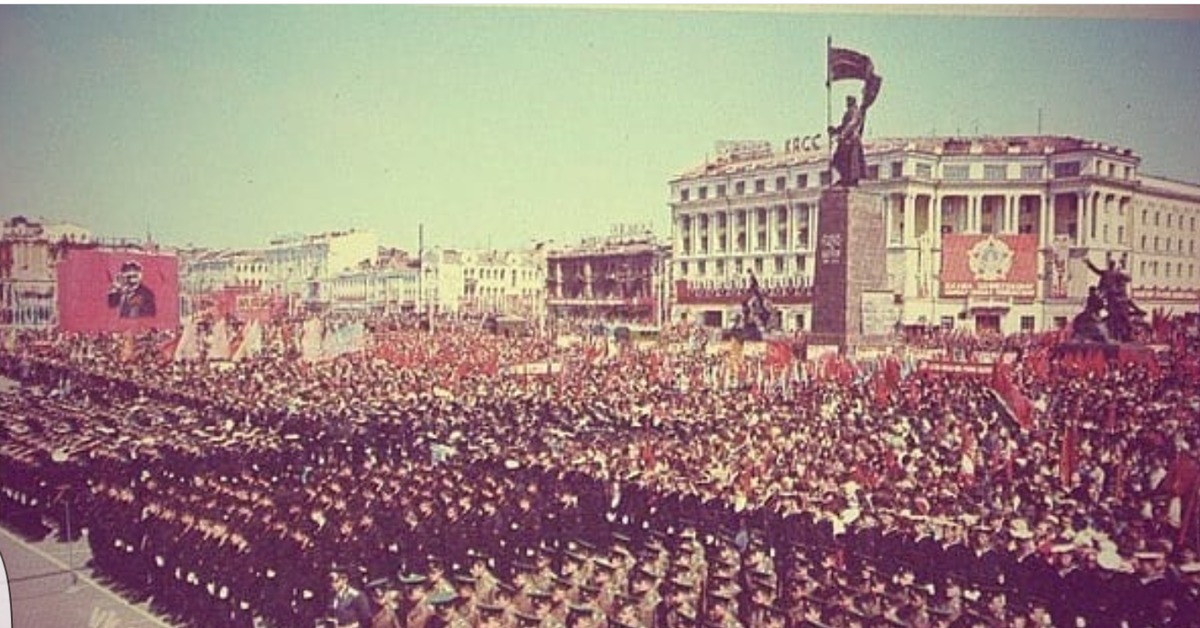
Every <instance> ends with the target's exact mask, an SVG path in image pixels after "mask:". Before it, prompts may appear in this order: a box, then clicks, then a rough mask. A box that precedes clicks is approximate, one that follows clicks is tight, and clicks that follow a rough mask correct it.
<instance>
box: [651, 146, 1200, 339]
mask: <svg viewBox="0 0 1200 628" xmlns="http://www.w3.org/2000/svg"><path fill="white" fill-rule="evenodd" d="M799 144H800V143H799V142H795V143H794V144H793V142H788V144H787V148H786V150H784V151H776V150H774V149H773V147H772V146H771V144H770V143H768V142H732V143H728V142H727V143H722V144H719V145H718V151H717V158H716V159H714V160H709V161H706V162H705V163H703V164H701V165H699V166H697V167H694V168H692V169H690V170H687V171H685V172H683V173H681V174H679V175H678V176H676V177H674V178H673V179H671V181H670V182H669V185H670V194H671V199H670V206H671V214H672V224H673V228H672V231H673V236H672V237H673V241H672V246H673V250H674V259H673V265H674V267H673V275H674V277H675V279H676V282H675V283H676V295H675V297H676V302H675V311H674V317H675V318H679V317H682V316H691V317H693V318H694V319H695V320H700V321H703V322H705V323H706V324H709V325H715V326H725V325H728V323H729V321H730V317H731V316H732V315H733V314H734V312H735V311H737V308H738V307H739V305H738V300H739V297H740V295H741V294H742V293H743V291H744V288H745V286H746V284H747V281H748V274H749V273H750V272H751V271H753V273H754V274H755V275H756V276H757V278H758V281H759V283H760V285H762V286H764V290H765V291H766V292H767V293H768V296H769V298H771V299H772V301H774V302H775V304H776V306H777V307H778V308H779V309H780V310H781V312H782V315H783V320H782V323H783V326H784V328H785V329H808V328H809V324H810V322H811V301H812V295H811V291H810V290H809V288H808V287H809V286H810V285H811V283H812V276H813V271H814V267H815V264H814V247H815V246H816V242H817V233H816V225H817V212H818V211H819V207H818V205H819V203H818V200H819V197H820V192H821V189H822V187H824V186H826V185H828V184H829V182H830V178H831V177H830V173H829V165H828V154H827V152H826V151H825V150H823V149H822V148H817V149H813V148H812V147H811V145H809V144H807V143H805V146H804V148H800V147H799ZM865 150H866V159H867V165H868V171H867V176H866V178H865V180H864V181H862V183H861V186H860V189H861V191H863V192H867V193H872V194H876V195H878V196H879V198H880V202H881V203H882V204H883V206H884V210H885V222H886V225H885V231H886V245H885V246H886V249H887V255H886V259H887V274H888V284H889V288H890V290H891V292H892V293H893V295H894V302H895V321H896V325H897V328H899V327H900V326H901V325H904V326H942V327H950V328H965V329H970V330H976V331H1001V332H1004V333H1014V332H1018V331H1042V330H1048V329H1055V328H1059V327H1061V326H1063V325H1065V324H1066V323H1067V322H1068V321H1069V320H1070V319H1071V317H1073V316H1074V315H1075V314H1076V313H1078V311H1079V309H1080V306H1081V304H1082V302H1083V299H1084V297H1085V296H1086V294H1087V289H1088V287H1089V286H1091V285H1094V284H1095V281H1096V275H1095V273H1094V272H1093V271H1092V270H1091V269H1090V268H1089V265H1088V263H1087V262H1090V263H1091V265H1092V266H1095V267H1104V266H1105V264H1106V260H1108V259H1112V260H1114V261H1115V262H1116V263H1117V264H1118V265H1122V264H1123V267H1124V269H1125V272H1126V273H1127V274H1129V275H1130V277H1131V283H1130V287H1131V293H1132V296H1133V297H1134V299H1135V300H1136V301H1137V302H1138V303H1139V305H1141V306H1142V307H1143V308H1144V309H1146V310H1147V311H1152V310H1154V309H1156V308H1162V309H1164V310H1166V311H1169V312H1173V313H1177V314H1178V313H1183V312H1195V311H1196V310H1197V306H1198V304H1200V277H1198V276H1197V266H1200V253H1198V252H1197V247H1196V240H1197V239H1198V237H1200V232H1197V225H1196V223H1197V219H1198V218H1200V184H1193V183H1185V182H1179V181H1172V180H1169V179H1166V178H1163V177H1158V176H1154V175H1151V174H1148V173H1145V172H1142V171H1141V170H1140V165H1141V158H1140V157H1139V156H1138V155H1137V154H1136V153H1134V152H1133V151H1132V150H1130V149H1127V148H1122V147H1117V146H1112V145H1109V144H1105V143H1102V142H1098V141H1092V140H1086V139H1081V138H1074V137H1061V136H1009V137H967V138H962V137H955V138H936V137H928V138H898V139H879V140H874V141H871V142H869V143H868V144H867V146H866V147H865ZM848 254H850V255H853V254H854V251H853V244H851V250H849V251H848Z"/></svg>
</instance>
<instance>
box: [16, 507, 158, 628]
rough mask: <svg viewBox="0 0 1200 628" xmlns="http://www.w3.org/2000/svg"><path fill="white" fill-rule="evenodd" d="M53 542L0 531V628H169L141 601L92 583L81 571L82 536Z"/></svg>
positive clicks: (83, 569) (83, 565) (84, 554)
mask: <svg viewBox="0 0 1200 628" xmlns="http://www.w3.org/2000/svg"><path fill="white" fill-rule="evenodd" d="M56 538H57V537H56V535H54V534H50V535H48V536H47V537H46V538H45V539H43V540H33V539H29V538H25V537H22V536H21V535H19V534H17V533H15V532H13V531H11V530H9V529H8V528H3V527H0V558H2V559H3V560H2V563H3V565H2V568H3V572H4V573H3V576H4V581H3V585H4V586H5V587H6V589H5V590H4V591H0V593H3V594H4V595H3V596H0V628H10V627H15V628H76V627H78V628H84V627H86V628H151V627H155V628H159V627H164V628H172V624H171V623H170V622H168V621H166V620H164V619H163V618H161V617H158V616H156V615H155V614H154V613H153V612H151V611H150V610H149V608H148V607H147V605H146V604H145V603H140V604H135V603H132V602H130V601H128V600H126V599H124V598H122V597H121V596H120V595H118V594H117V593H115V592H114V591H113V590H112V589H110V588H109V587H107V586H106V585H105V584H104V583H102V582H98V581H97V580H96V578H95V576H94V574H93V573H92V570H91V569H90V568H88V567H86V564H87V561H88V560H90V559H91V551H90V550H89V548H88V544H87V539H86V538H81V539H80V540H78V541H75V542H73V543H66V542H60V541H58V540H56ZM10 604H11V608H10V606H9V605H10Z"/></svg>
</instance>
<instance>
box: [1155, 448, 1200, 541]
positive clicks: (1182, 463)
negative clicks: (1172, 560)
mask: <svg viewBox="0 0 1200 628" xmlns="http://www.w3.org/2000/svg"><path fill="white" fill-rule="evenodd" d="M1157 492H1166V493H1167V494H1169V495H1171V496H1173V497H1179V498H1180V499H1181V500H1182V502H1183V503H1182V506H1183V507H1182V508H1181V512H1182V513H1183V517H1182V521H1181V523H1180V525H1179V539H1178V542H1179V543H1182V542H1183V540H1184V539H1185V538H1187V533H1188V531H1189V530H1190V529H1191V528H1192V526H1194V525H1196V520H1197V517H1198V516H1200V462H1197V461H1196V459H1195V458H1192V457H1191V456H1188V455H1186V454H1182V453H1181V454H1179V455H1177V456H1176V457H1175V462H1173V463H1171V468H1170V469H1168V470H1167V475H1166V477H1164V478H1163V479H1162V482H1161V483H1160V484H1159V485H1158V489H1157Z"/></svg>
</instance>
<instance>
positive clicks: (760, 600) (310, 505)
mask: <svg viewBox="0 0 1200 628" xmlns="http://www.w3.org/2000/svg"><path fill="white" fill-rule="evenodd" d="M0 367H3V368H4V370H5V371H6V372H8V373H9V374H10V375H17V376H20V375H24V376H25V377H26V378H27V379H28V380H29V382H30V383H36V382H38V381H50V382H54V381H58V380H60V379H61V378H62V376H63V375H64V372H63V371H62V370H61V369H58V368H56V367H54V366H53V365H41V367H39V368H34V369H32V370H31V369H28V368H25V369H17V368H13V365H12V364H0ZM76 380H77V381H76V383H75V384H74V387H75V389H76V395H75V396H73V397H71V398H67V397H64V396H54V395H52V394H48V393H46V392H45V388H43V389H42V391H41V393H38V392H34V391H25V392H24V393H22V394H21V395H19V396H12V395H9V396H4V397H3V398H2V399H3V407H4V410H5V414H6V420H5V422H4V424H3V428H2V429H3V437H4V438H3V439H2V442H3V444H2V445H0V465H2V466H0V484H2V486H0V496H2V498H3V499H4V500H5V504H4V505H5V506H6V508H5V509H4V513H5V514H4V516H5V518H6V519H8V520H10V521H15V522H17V523H19V524H21V525H23V526H25V527H26V528H30V529H31V528H33V527H35V526H36V525H37V524H38V522H39V521H45V520H46V519H49V520H50V523H52V524H54V526H55V527H58V526H59V525H60V524H61V523H63V521H62V516H61V515H60V512H64V511H65V512H71V511H72V510H70V509H73V512H75V513H76V516H77V521H78V525H80V526H81V527H84V528H86V529H87V538H88V541H89V543H90V545H91V547H92V553H93V561H94V567H95V569H96V570H97V571H98V572H99V573H101V574H103V575H105V576H106V577H108V578H109V579H110V580H111V582H112V583H113V584H114V585H115V586H117V587H118V588H120V589H122V590H124V591H125V592H127V593H128V594H129V595H131V596H132V597H136V598H143V599H149V600H150V601H151V603H152V604H153V606H154V607H155V608H156V609H158V610H160V611H161V612H163V613H164V614H166V615H168V616H171V617H173V618H175V619H176V620H177V621H178V622H179V623H181V624H187V625H193V626H204V627H212V626H253V625H255V624H262V623H265V624H267V625H272V626H278V627H285V626H287V627H291V626H315V625H326V626H337V627H338V628H347V627H350V626H358V627H359V628H366V626H367V625H380V626H387V625H405V626H546V627H550V626H641V627H646V628H655V627H659V626H718V627H723V628H729V627H733V626H750V627H761V626H803V625H810V626H870V625H897V626H926V625H927V626H977V625H981V626H993V625H995V626H1000V625H1019V624H1021V623H1027V624H1032V625H1075V624H1076V623H1077V622H1078V621H1080V620H1082V621H1085V622H1086V623H1087V625H1128V626H1160V625H1171V624H1172V623H1175V624H1179V625H1188V624H1187V622H1189V621H1193V620H1191V619H1190V618H1197V617H1200V612H1196V611H1200V606H1197V599H1198V596H1200V564H1196V567H1197V568H1196V569H1193V568H1192V567H1191V565H1192V563H1189V564H1188V565H1189V566H1188V569H1181V570H1179V571H1178V572H1171V573H1168V572H1167V571H1166V570H1165V567H1164V565H1163V562H1162V560H1163V552H1164V551H1166V550H1165V548H1156V547H1146V548H1144V551H1142V552H1139V553H1138V555H1137V557H1136V558H1137V564H1136V567H1135V570H1134V571H1132V572H1130V571H1127V570H1122V569H1117V568H1114V569H1108V568H1106V567H1104V565H1101V567H1102V568H1099V569H1087V570H1081V569H1079V568H1078V567H1077V566H1075V565H1072V564H1071V562H1070V561H1071V558H1070V557H1071V556H1074V555H1075V554H1076V553H1077V551H1078V550H1079V549H1080V548H1082V547H1083V545H1082V543H1084V542H1085V540H1084V539H1080V538H1072V539H1067V538H1063V539H1055V542H1054V543H1053V544H1051V545H1050V546H1049V547H1047V548H1044V549H1043V548H1032V547H1029V544H1028V540H1029V531H1028V530H1027V529H1026V528H1023V527H1021V526H1004V525H1000V524H998V523H996V522H980V527H979V528H978V529H976V530H961V529H959V527H957V524H956V523H953V522H943V521H938V520H937V519H936V518H935V517H931V516H925V515H913V514H912V513H901V512H895V513H890V512H888V511H886V510H884V509H882V508H879V509H876V508H873V507H871V505H870V504H868V503H866V500H861V501H862V506H863V508H861V509H860V508H857V507H853V508H839V509H837V510H840V511H841V512H842V515H841V516H840V518H832V517H828V516H825V515H824V514H822V513H820V512H818V511H817V510H816V509H802V508H795V507H783V506H779V505H777V504H772V503H767V504H763V505H746V504H744V503H738V502H737V501H736V500H734V499H730V498H725V497H721V496H714V495H711V494H704V493H700V492H697V491H694V490H691V489H679V490H669V489H663V488H661V487H654V488H651V487H649V486H648V485H646V484H643V483H640V482H639V481H638V478H637V477H636V476H635V475H632V474H630V475H619V476H618V475H614V474H610V473H608V472H601V473H597V472H595V471H594V470H590V469H585V470H572V469H571V468H570V467H569V466H568V465H566V464H564V463H559V462H557V461H555V460H554V459H553V458H552V457H545V458H537V459H535V460H532V461H531V460H529V459H524V458H522V459H520V460H519V461H517V460H514V459H506V458H503V457H498V456H496V455H495V454H496V452H498V451H499V452H503V451H505V449H506V448H510V447H519V446H521V445H522V444H528V443H531V442H534V441H533V440H531V439H540V438H542V436H541V434H542V432H543V431H545V430H546V428H547V427H548V426H554V427H555V428H558V429H568V428H569V427H570V425H569V421H564V420H561V418H562V417H560V416H558V415H555V414H554V413H553V412H551V411H549V410H547V411H545V413H542V414H538V413H534V414H533V416H532V418H529V417H526V418H527V419H528V420H527V421H526V422H525V423H521V422H520V421H521V420H520V419H518V418H516V417H514V416H513V415H512V414H510V411H511V409H510V408H507V407H505V406H498V407H496V408H492V409H489V410H487V411H486V412H485V413H484V414H485V415H488V416H491V417H493V420H494V423H492V424H490V425H489V424H483V425H478V426H476V427H477V429H476V431H475V433H474V436H473V440H472V439H461V440H459V441H457V443H456V446H457V452H456V454H455V455H449V456H439V455H435V451H436V450H437V449H438V447H437V446H438V445H440V444H441V443H443V442H454V441H453V439H450V438H447V437H446V436H447V435H446V434H445V433H444V432H442V433H433V436H432V437H431V436H430V433H431V432H429V431H427V430H426V428H428V429H429V430H434V429H436V427H435V426H434V425H431V424H424V423H420V422H419V421H420V420H421V419H420V418H419V417H417V418H414V419H413V420H414V421H416V425H417V426H418V428H417V429H409V430H382V429H378V428H377V426H378V424H379V423H378V422H376V421H373V420H371V418H366V419H363V420H361V421H354V420H347V421H344V422H341V423H338V422H336V421H332V422H331V421H330V420H329V419H327V418H325V417H320V418H318V417H304V416H295V415H293V414H290V413H279V414H276V415H263V416H261V417H251V416H249V415H247V416H244V417H238V418H230V417H228V416H227V415H226V414H225V413H223V412H220V411H214V409H213V408H212V407H210V406H207V405H205V404H203V403H201V402H198V401H197V400H195V399H190V398H186V399H185V398H182V397H179V396H168V395H165V394H164V393H163V392H162V391H146V390H139V389H137V388H136V387H132V388H131V387H127V386H123V385H121V384H119V383H114V382H112V381H111V380H107V379H103V378H98V379H92V380H89V379H87V378H76ZM89 387H90V388H89ZM80 389H84V390H90V391H91V393H92V394H88V395H83V396H82V397H81V396H80V395H79V394H78V392H79V390H80ZM80 398H82V399H86V401H83V402H81V401H78V399H80ZM395 411H397V410H396V409H395V408H384V409H382V410H381V412H383V413H384V414H385V415H386V414H388V413H391V412H395ZM410 411H412V412H413V413H414V414H420V413H421V412H428V411H429V410H428V408H426V409H424V410H422V409H420V408H416V409H410ZM83 417H87V418H86V420H84V419H83ZM376 418H378V417H376ZM409 418H410V416H409V415H406V416H405V418H404V421H405V422H407V421H408V419H409ZM451 425H454V424H453V423H452V424H451ZM458 425H460V426H461V423H460V424H458ZM514 425H515V426H516V427H515V428H514V427H513V426H514ZM511 430H515V431H516V433H509V431H511ZM569 435H570V437H574V438H579V437H584V436H586V435H585V434H582V433H575V432H572V433H570V434H569ZM590 435H591V436H593V437H595V435H596V433H591V434H590ZM855 503H856V504H858V503H859V500H855ZM901 518H907V519H909V521H906V524H907V525H908V526H909V527H910V528H912V527H915V528H916V529H918V530H921V531H922V534H921V535H920V536H918V537H916V538H914V537H912V536H911V535H909V534H906V533H904V532H903V531H901V530H900V527H899V525H898V523H899V521H900V519H901ZM913 521H916V523H914V522H913ZM984 524H988V525H984ZM972 535H990V537H989V539H988V543H984V544H983V545H982V547H988V546H989V545H990V546H994V547H1002V548H1011V550H1012V551H1004V552H992V553H988V552H983V553H980V552H978V550H977V549H974V547H972V546H968V545H967V544H966V542H965V541H966V540H967V539H968V537H971V536H972ZM975 547H979V546H975ZM1122 622H1123V623H1122ZM1193 623H1194V621H1193Z"/></svg>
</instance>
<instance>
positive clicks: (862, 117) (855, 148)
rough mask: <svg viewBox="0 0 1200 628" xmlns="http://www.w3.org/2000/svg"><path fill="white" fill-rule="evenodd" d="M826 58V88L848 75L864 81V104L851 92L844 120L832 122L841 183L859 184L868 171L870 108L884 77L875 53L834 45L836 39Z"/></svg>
mask: <svg viewBox="0 0 1200 628" xmlns="http://www.w3.org/2000/svg"><path fill="white" fill-rule="evenodd" d="M826 61H827V73H826V77H827V80H826V81H825V87H826V89H829V87H830V85H831V84H832V83H834V82H835V81H841V80H844V79H855V80H860V81H862V82H863V90H862V105H861V106H860V105H859V103H858V99H856V98H855V97H854V96H847V97H846V111H845V113H843V114H842V123H841V124H839V125H838V126H833V125H830V126H829V138H830V141H831V142H832V141H834V140H836V141H837V149H836V150H835V151H834V153H833V157H832V159H831V160H830V167H831V168H833V169H834V170H837V173H838V180H837V185H838V186H841V187H856V186H857V185H858V181H859V180H860V179H862V178H863V177H864V176H865V175H866V172H867V166H866V161H865V159H864V158H863V145H862V138H863V130H864V128H865V127H866V119H867V110H868V109H870V108H871V105H872V104H873V103H874V102H875V98H876V97H878V96H879V88H880V86H881V85H882V84H883V79H882V78H881V77H880V76H879V75H878V74H876V73H875V63H874V62H873V61H871V57H869V56H867V55H865V54H863V53H861V52H858V51H856V50H850V49H849V48H834V47H833V43H832V40H830V42H829V44H828V48H827V57H826Z"/></svg>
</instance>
